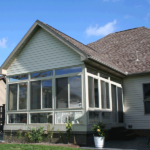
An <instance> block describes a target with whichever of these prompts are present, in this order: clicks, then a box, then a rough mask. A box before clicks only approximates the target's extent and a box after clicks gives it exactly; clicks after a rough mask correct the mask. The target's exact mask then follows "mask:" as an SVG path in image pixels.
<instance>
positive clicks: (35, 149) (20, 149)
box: [0, 144, 81, 150]
mask: <svg viewBox="0 0 150 150" xmlns="http://www.w3.org/2000/svg"><path fill="white" fill-rule="evenodd" d="M75 149H77V148H70V147H61V146H48V145H32V144H0V150H75ZM78 150H81V149H79V148H78Z"/></svg>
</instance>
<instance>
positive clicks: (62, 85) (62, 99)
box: [56, 78, 68, 108]
mask: <svg viewBox="0 0 150 150" xmlns="http://www.w3.org/2000/svg"><path fill="white" fill-rule="evenodd" d="M56 108H68V78H57V79H56Z"/></svg>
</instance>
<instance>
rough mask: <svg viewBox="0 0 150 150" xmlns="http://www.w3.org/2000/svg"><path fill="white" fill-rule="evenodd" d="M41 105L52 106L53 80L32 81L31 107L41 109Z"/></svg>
mask: <svg viewBox="0 0 150 150" xmlns="http://www.w3.org/2000/svg"><path fill="white" fill-rule="evenodd" d="M41 90H42V92H41ZM41 94H42V104H41ZM41 105H42V108H52V80H43V81H32V82H31V98H30V108H31V109H41Z"/></svg>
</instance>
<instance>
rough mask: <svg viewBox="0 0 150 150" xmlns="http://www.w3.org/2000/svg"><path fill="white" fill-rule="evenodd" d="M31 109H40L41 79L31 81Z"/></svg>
mask: <svg viewBox="0 0 150 150" xmlns="http://www.w3.org/2000/svg"><path fill="white" fill-rule="evenodd" d="M30 108H31V109H41V81H33V82H31V99H30Z"/></svg>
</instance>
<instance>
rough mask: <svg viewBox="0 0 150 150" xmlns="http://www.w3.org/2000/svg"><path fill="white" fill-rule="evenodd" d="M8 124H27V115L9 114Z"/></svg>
mask: <svg viewBox="0 0 150 150" xmlns="http://www.w3.org/2000/svg"><path fill="white" fill-rule="evenodd" d="M8 123H27V114H9V115H8Z"/></svg>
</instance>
